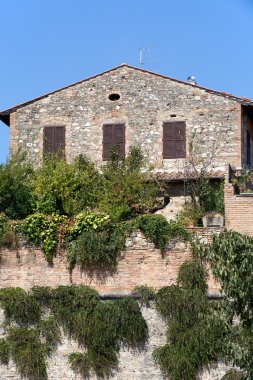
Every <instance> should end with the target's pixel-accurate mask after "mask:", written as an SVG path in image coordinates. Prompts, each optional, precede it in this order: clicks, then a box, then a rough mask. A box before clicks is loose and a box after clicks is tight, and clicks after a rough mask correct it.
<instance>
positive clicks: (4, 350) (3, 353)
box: [0, 338, 10, 365]
mask: <svg viewBox="0 0 253 380" xmlns="http://www.w3.org/2000/svg"><path fill="white" fill-rule="evenodd" d="M9 360H10V348H9V345H8V342H7V341H6V339H4V338H2V339H0V363H1V364H5V365H7V364H8V363H9Z"/></svg>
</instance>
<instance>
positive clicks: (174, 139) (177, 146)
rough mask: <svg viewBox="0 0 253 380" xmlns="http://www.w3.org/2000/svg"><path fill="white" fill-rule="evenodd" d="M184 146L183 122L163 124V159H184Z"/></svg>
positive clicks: (184, 127) (184, 131)
mask: <svg viewBox="0 0 253 380" xmlns="http://www.w3.org/2000/svg"><path fill="white" fill-rule="evenodd" d="M185 145H186V126H185V122H184V121H176V122H166V123H163V158H169V159H170V158H184V157H185V156H186V150H185Z"/></svg>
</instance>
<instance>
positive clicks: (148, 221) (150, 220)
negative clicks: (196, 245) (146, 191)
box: [134, 214, 190, 251]
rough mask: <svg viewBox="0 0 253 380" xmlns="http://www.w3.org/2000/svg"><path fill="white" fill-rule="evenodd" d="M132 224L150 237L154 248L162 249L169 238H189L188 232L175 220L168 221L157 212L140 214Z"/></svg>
mask: <svg viewBox="0 0 253 380" xmlns="http://www.w3.org/2000/svg"><path fill="white" fill-rule="evenodd" d="M134 226H135V227H136V228H139V229H140V230H141V232H142V233H143V234H144V235H145V236H146V237H147V238H148V239H150V240H151V241H152V242H153V243H154V245H155V247H156V248H159V249H161V251H164V250H165V248H166V244H167V242H168V241H169V240H170V239H175V238H181V239H184V240H189V238H190V235H189V234H188V232H187V231H186V230H185V229H184V228H183V227H182V226H181V225H179V224H178V223H176V222H173V221H171V222H168V221H167V220H166V219H165V218H164V216H162V215H158V214H147V215H140V216H138V217H137V218H136V219H135V220H134Z"/></svg>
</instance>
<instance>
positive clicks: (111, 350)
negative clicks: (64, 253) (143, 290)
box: [0, 285, 148, 380]
mask: <svg viewBox="0 0 253 380" xmlns="http://www.w3.org/2000/svg"><path fill="white" fill-rule="evenodd" d="M0 304H1V307H2V308H3V309H4V314H5V326H6V332H7V335H6V337H5V338H2V339H1V340H0V361H1V363H2V364H8V362H9V360H10V358H12V360H13V361H14V363H15V365H16V367H17V370H18V372H19V374H20V376H24V377H27V378H29V379H33V380H41V379H47V373H46V360H47V358H48V357H49V356H50V355H52V353H53V352H54V350H55V349H56V347H57V345H58V344H59V343H60V341H61V330H60V327H62V329H63V331H64V333H65V334H66V335H67V336H68V337H71V338H72V339H75V340H76V341H77V342H78V344H79V346H80V347H82V348H83V350H84V352H83V353H80V352H79V353H72V354H70V355H69V363H70V366H71V368H72V369H73V370H74V371H76V372H78V373H80V374H81V375H82V376H84V377H88V376H89V374H90V373H91V371H94V372H95V373H96V374H97V376H98V377H100V378H104V377H108V376H109V375H110V374H111V373H112V371H113V370H116V368H117V364H118V353H119V348H120V345H121V344H124V345H125V346H128V347H131V348H136V347H142V346H143V344H144V343H145V342H146V339H147V335H148V330H147V324H146V322H145V320H144V319H143V317H142V314H141V311H140V308H139V305H138V303H137V302H136V301H134V300H133V299H131V298H127V297H126V298H123V299H119V300H115V301H100V299H99V296H98V293H97V292H96V291H95V290H94V289H91V288H89V287H86V286H82V285H80V286H74V285H72V286H59V287H58V288H56V289H51V288H48V287H34V288H32V289H31V291H30V292H28V293H27V292H25V291H24V290H22V289H20V288H6V289H1V290H0Z"/></svg>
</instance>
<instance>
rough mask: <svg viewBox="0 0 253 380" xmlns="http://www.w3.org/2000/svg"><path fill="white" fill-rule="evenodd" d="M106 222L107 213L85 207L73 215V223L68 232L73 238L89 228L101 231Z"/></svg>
mask: <svg viewBox="0 0 253 380" xmlns="http://www.w3.org/2000/svg"><path fill="white" fill-rule="evenodd" d="M108 222H109V215H107V214H105V213H101V212H94V211H91V210H89V209H86V210H85V211H82V212H81V213H79V214H77V215H76V216H75V217H74V224H73V226H72V228H70V230H69V232H68V234H69V235H70V237H71V238H72V239H73V238H75V237H77V236H79V235H81V233H82V232H84V231H87V230H89V229H92V230H100V231H101V230H102V229H103V226H104V225H105V224H106V223H108Z"/></svg>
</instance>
